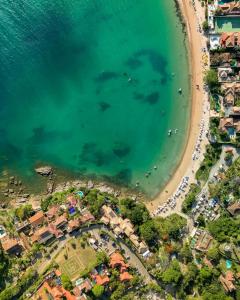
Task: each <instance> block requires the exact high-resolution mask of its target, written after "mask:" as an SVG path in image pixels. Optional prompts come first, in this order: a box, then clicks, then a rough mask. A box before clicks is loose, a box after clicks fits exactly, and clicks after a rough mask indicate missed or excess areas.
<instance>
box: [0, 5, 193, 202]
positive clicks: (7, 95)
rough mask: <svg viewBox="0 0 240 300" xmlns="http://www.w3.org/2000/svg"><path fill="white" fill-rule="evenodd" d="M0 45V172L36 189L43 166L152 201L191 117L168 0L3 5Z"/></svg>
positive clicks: (177, 27)
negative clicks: (103, 179) (105, 181)
mask: <svg viewBox="0 0 240 300" xmlns="http://www.w3.org/2000/svg"><path fill="white" fill-rule="evenodd" d="M0 44H1V47H0V171H3V170H6V169H9V170H11V171H13V172H15V173H17V174H19V175H20V176H22V177H23V178H24V179H25V180H27V181H29V182H32V183H33V184H34V181H35V180H37V179H36V178H37V175H35V174H34V171H33V168H34V166H35V165H36V164H37V163H39V162H41V163H47V164H50V165H54V166H57V167H58V168H60V169H61V168H62V169H64V170H67V171H70V172H74V173H76V174H81V175H89V174H95V175H97V176H108V177H110V178H111V179H114V180H115V181H117V182H119V183H122V184H125V185H133V186H135V183H136V181H139V182H140V186H141V187H142V188H143V189H144V191H145V192H146V193H147V194H148V195H149V196H154V195H155V194H156V193H157V192H158V191H159V190H160V189H161V187H162V186H163V185H164V183H166V181H168V179H169V178H170V176H171V173H172V172H173V171H174V168H175V167H176V165H177V163H178V162H179V160H180V158H181V154H182V151H183V148H184V144H185V142H186V135H187V127H188V123H189V117H190V104H189V103H190V99H189V91H190V86H189V71H188V61H187V51H186V47H185V43H184V34H183V33H182V26H181V24H180V21H179V19H178V18H177V16H176V11H175V5H174V1H173V0H172V1H169V0H54V1H52V0H14V1H7V0H3V1H1V8H0ZM179 87H182V89H183V95H179V94H178V88H179ZM170 128H171V129H175V128H178V129H179V132H178V133H177V134H173V135H172V136H171V137H169V136H168V135H167V133H168V130H169V129H170ZM154 165H156V166H158V169H157V170H156V171H154V170H153V166H154ZM150 170H151V171H152V175H151V176H150V177H149V178H145V173H146V172H147V171H150Z"/></svg>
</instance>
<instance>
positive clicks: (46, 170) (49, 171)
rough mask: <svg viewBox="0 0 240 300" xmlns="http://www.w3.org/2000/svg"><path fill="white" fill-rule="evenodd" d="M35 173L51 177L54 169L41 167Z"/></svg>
mask: <svg viewBox="0 0 240 300" xmlns="http://www.w3.org/2000/svg"><path fill="white" fill-rule="evenodd" d="M35 171H36V172H37V173H38V174H39V175H42V176H50V175H52V173H53V169H52V167H49V166H45V167H40V168H36V169H35Z"/></svg>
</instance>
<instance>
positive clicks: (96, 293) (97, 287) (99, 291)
mask: <svg viewBox="0 0 240 300" xmlns="http://www.w3.org/2000/svg"><path fill="white" fill-rule="evenodd" d="M92 292H93V295H94V296H95V297H96V298H100V297H101V296H102V295H103V293H104V287H103V286H102V285H98V284H95V285H94V287H93V288H92Z"/></svg>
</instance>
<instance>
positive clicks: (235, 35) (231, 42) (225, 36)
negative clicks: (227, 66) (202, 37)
mask: <svg viewBox="0 0 240 300" xmlns="http://www.w3.org/2000/svg"><path fill="white" fill-rule="evenodd" d="M220 46H221V47H222V48H234V47H240V32H224V33H222V34H221V36H220Z"/></svg>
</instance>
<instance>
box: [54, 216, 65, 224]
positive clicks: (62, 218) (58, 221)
mask: <svg viewBox="0 0 240 300" xmlns="http://www.w3.org/2000/svg"><path fill="white" fill-rule="evenodd" d="M66 222H67V219H66V215H65V214H63V215H61V216H60V217H58V218H57V219H56V220H55V222H54V225H55V226H59V225H61V224H62V223H66Z"/></svg>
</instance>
